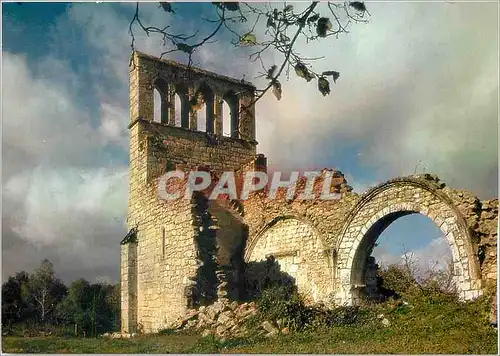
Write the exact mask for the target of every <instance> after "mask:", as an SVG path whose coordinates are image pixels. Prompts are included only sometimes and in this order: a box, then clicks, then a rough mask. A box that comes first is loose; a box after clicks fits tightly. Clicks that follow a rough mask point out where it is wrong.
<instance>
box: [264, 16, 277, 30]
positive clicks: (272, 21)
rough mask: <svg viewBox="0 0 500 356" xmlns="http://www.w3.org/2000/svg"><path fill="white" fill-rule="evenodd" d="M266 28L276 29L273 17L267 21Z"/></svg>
mask: <svg viewBox="0 0 500 356" xmlns="http://www.w3.org/2000/svg"><path fill="white" fill-rule="evenodd" d="M266 26H267V27H272V28H274V29H276V23H274V20H273V18H272V17H269V18H268V19H267V23H266Z"/></svg>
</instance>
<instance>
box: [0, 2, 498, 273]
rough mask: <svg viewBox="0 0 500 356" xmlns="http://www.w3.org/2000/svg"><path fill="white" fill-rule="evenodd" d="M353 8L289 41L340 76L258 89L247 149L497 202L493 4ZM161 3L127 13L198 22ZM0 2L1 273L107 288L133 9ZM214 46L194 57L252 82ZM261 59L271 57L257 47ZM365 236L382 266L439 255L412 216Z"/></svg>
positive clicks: (201, 8)
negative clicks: (311, 38) (340, 30)
mask: <svg viewBox="0 0 500 356" xmlns="http://www.w3.org/2000/svg"><path fill="white" fill-rule="evenodd" d="M302 6H303V5H302ZM324 6H325V5H320V7H319V9H320V10H321V9H322V8H323V11H324ZM367 6H368V9H369V12H370V14H371V17H370V21H369V23H368V24H356V25H353V26H351V28H350V33H349V34H347V35H342V36H340V37H339V38H338V39H333V38H332V39H327V40H324V41H320V42H314V43H310V44H307V45H306V44H304V43H299V52H300V53H301V54H302V55H304V56H308V57H313V56H325V59H324V60H320V61H317V62H316V63H315V64H314V65H315V68H316V69H317V70H318V71H323V70H337V71H339V72H340V73H341V77H340V80H339V81H338V82H337V84H335V85H332V92H331V94H330V95H329V96H327V97H323V96H322V95H320V94H319V93H318V92H317V90H316V87H315V85H316V84H315V82H311V83H305V82H304V81H303V80H302V79H301V78H296V77H294V76H293V75H291V77H290V80H289V81H283V99H282V100H281V101H279V102H278V101H276V100H275V99H274V97H273V96H272V94H269V95H268V96H266V97H264V98H263V99H262V100H261V101H259V103H258V106H257V140H258V141H259V151H260V152H263V153H265V154H266V155H267V156H268V162H269V164H270V166H272V167H273V168H275V169H281V170H293V169H297V170H299V169H307V168H310V167H316V168H319V167H335V168H337V169H340V170H341V171H342V172H344V173H345V174H346V175H347V178H348V181H349V183H350V184H351V185H353V186H354V188H355V190H357V191H358V192H362V191H364V190H365V189H367V188H368V187H370V186H373V185H375V184H378V183H380V182H382V181H384V180H387V179H389V178H392V177H394V176H399V175H408V174H412V173H413V172H414V170H415V167H416V166H417V164H418V166H417V170H418V171H422V170H423V169H425V170H426V171H427V172H432V173H436V174H437V175H439V176H440V177H441V178H442V179H443V180H444V181H445V182H447V183H448V184H449V185H451V186H454V187H457V188H463V189H468V190H470V191H472V192H474V193H475V194H476V195H477V196H479V197H480V198H491V197H495V196H498V188H497V182H498V157H497V151H498V121H497V117H498V4H495V3H453V2H448V3H445V2H443V3H368V4H367ZM296 7H297V8H298V7H301V5H300V4H297V5H296ZM174 8H175V9H176V14H175V15H173V16H172V15H170V14H166V13H164V12H162V11H161V10H158V9H157V5H155V4H143V5H141V16H142V17H143V20H144V21H145V22H147V23H149V24H155V25H158V26H160V25H162V24H166V23H168V24H170V25H171V26H172V27H171V28H172V30H173V31H179V32H181V31H182V32H186V33H187V32H190V31H195V30H196V29H200V31H201V32H202V33H207V31H210V30H211V28H212V27H213V25H211V24H209V23H206V22H204V21H200V17H204V16H207V17H208V16H209V15H210V13H211V11H212V8H213V7H212V5H211V4H210V3H207V4H199V3H195V4H182V5H181V4H175V6H174ZM2 9H3V14H2V23H3V25H2V31H3V53H2V57H3V58H2V60H3V62H2V94H3V104H2V123H3V127H2V138H3V148H2V149H3V151H2V153H3V155H2V183H3V184H2V199H3V210H2V261H3V263H2V277H3V278H4V279H5V277H6V276H8V275H11V274H12V273H14V272H16V271H18V270H21V269H25V270H32V269H33V268H35V267H36V266H38V265H39V263H40V261H41V260H42V259H43V258H45V257H47V258H49V259H50V260H51V261H52V262H53V263H54V265H55V268H56V271H57V273H58V274H59V276H60V277H62V278H63V279H64V280H65V281H69V280H71V279H73V278H76V277H84V278H88V279H89V280H91V281H94V280H96V278H106V279H109V280H111V281H116V280H117V278H118V276H119V241H120V240H121V238H122V237H123V235H124V234H125V233H126V227H125V219H124V217H125V213H126V206H127V184H128V172H127V144H128V143H127V140H128V136H127V135H128V132H127V128H126V127H127V123H128V76H127V64H128V56H129V54H130V37H129V35H128V24H129V22H130V20H131V18H132V16H133V11H134V5H133V4H131V3H128V4H126V3H124V4H115V3H113V4H112V3H101V4H95V3H88V4H82V3H79V4H71V5H70V4H62V3H57V4H56V3H44V4H36V3H31V4H22V5H19V4H17V3H10V4H5V3H4V4H2ZM200 26H201V27H200ZM241 26H242V27H243V28H242V31H244V30H246V28H245V26H248V24H241ZM203 31H205V32H203ZM229 39H230V37H229V35H228V34H227V33H226V34H223V35H222V36H221V37H220V38H219V41H218V42H216V43H212V44H209V45H207V46H205V47H202V48H201V49H200V50H199V51H198V52H197V53H196V55H195V57H194V59H195V62H196V63H197V64H198V65H199V66H202V67H204V68H206V69H208V70H213V71H216V72H219V73H221V74H225V75H230V76H233V77H236V78H242V77H243V76H245V78H246V79H247V80H251V81H254V83H255V84H257V85H259V86H260V85H262V84H265V83H262V82H261V81H260V80H259V79H254V78H255V76H257V75H258V72H259V71H260V67H259V66H255V65H254V64H249V62H248V60H247V56H248V50H239V49H235V48H234V47H233V46H232V45H231V44H230V43H229ZM137 48H138V49H140V50H143V51H145V52H149V53H152V54H154V55H158V54H159V53H161V52H162V46H161V42H160V41H159V39H158V38H155V37H149V38H147V37H146V36H144V34H141V33H140V32H137ZM171 58H173V59H175V60H180V61H184V60H185V58H184V57H182V56H180V55H173V56H172V57H171ZM228 58H231V60H230V61H228ZM264 59H265V60H266V63H267V64H268V65H269V66H270V65H272V64H274V63H280V62H278V61H279V60H280V58H279V56H276V55H273V54H272V53H269V54H268V55H267V56H266V57H265V58H264ZM379 242H380V246H379V247H378V248H377V250H376V251H375V255H376V257H378V258H379V259H381V260H383V261H386V262H387V261H390V262H392V261H396V260H397V259H398V258H399V256H401V254H402V253H403V252H404V251H412V252H415V253H416V254H417V255H418V256H421V258H422V260H423V261H424V262H423V263H424V264H426V263H427V261H428V260H429V259H439V258H442V256H444V255H447V254H449V249H448V247H447V245H446V242H445V241H444V240H443V239H442V237H441V233H440V231H439V230H438V229H437V228H436V227H435V226H434V225H433V224H432V222H430V221H429V220H428V219H427V218H425V217H419V216H409V217H405V218H401V219H400V220H398V221H396V222H395V223H394V224H393V225H391V226H390V227H389V228H388V230H387V231H385V232H384V234H383V236H382V238H381V239H380V240H379Z"/></svg>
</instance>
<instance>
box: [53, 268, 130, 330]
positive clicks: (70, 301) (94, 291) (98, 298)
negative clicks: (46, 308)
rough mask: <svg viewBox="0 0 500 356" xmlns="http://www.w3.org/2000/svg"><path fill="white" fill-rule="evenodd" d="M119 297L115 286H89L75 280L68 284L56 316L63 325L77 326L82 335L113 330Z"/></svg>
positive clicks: (86, 282) (84, 282)
mask: <svg viewBox="0 0 500 356" xmlns="http://www.w3.org/2000/svg"><path fill="white" fill-rule="evenodd" d="M119 298H120V295H119V288H118V285H116V286H113V285H109V284H103V283H96V284H90V283H89V282H88V281H86V280H85V279H83V278H82V279H77V280H75V281H73V283H72V284H71V286H70V288H69V291H68V294H67V297H66V298H65V299H64V300H63V301H62V303H61V304H60V305H59V306H58V308H57V316H58V317H59V318H60V319H61V320H63V321H64V322H65V323H67V324H75V323H76V324H77V325H78V329H79V330H81V331H83V332H85V334H86V335H89V336H96V335H97V334H99V333H101V332H104V331H109V330H113V329H116V328H117V326H118V325H117V314H118V315H119V308H120V303H119V302H120V299H119Z"/></svg>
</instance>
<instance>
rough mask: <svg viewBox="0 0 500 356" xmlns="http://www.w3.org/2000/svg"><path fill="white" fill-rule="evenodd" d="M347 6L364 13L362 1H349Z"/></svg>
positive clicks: (364, 7) (364, 8)
mask: <svg viewBox="0 0 500 356" xmlns="http://www.w3.org/2000/svg"><path fill="white" fill-rule="evenodd" d="M349 6H350V7H352V8H354V9H356V10H358V11H360V12H365V11H366V6H365V3H364V2H362V1H351V2H350V3H349Z"/></svg>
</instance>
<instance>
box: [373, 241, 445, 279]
mask: <svg viewBox="0 0 500 356" xmlns="http://www.w3.org/2000/svg"><path fill="white" fill-rule="evenodd" d="M372 256H373V257H375V260H376V261H377V263H378V264H379V265H380V266H382V267H387V266H388V265H391V264H401V263H404V261H405V260H407V259H408V260H410V261H412V263H413V264H414V267H415V268H416V269H417V273H418V274H419V275H420V276H424V275H425V273H427V272H428V271H430V270H439V269H441V270H444V269H446V267H447V262H448V261H449V260H451V259H452V254H451V249H450V245H449V243H448V240H447V239H446V237H445V236H441V237H438V238H435V239H433V240H431V241H430V243H429V244H428V245H427V246H424V247H423V248H420V249H414V250H408V251H405V252H404V253H403V254H401V255H396V254H394V253H390V252H388V251H387V250H386V249H384V248H378V247H377V248H375V249H374V250H373V253H372Z"/></svg>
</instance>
